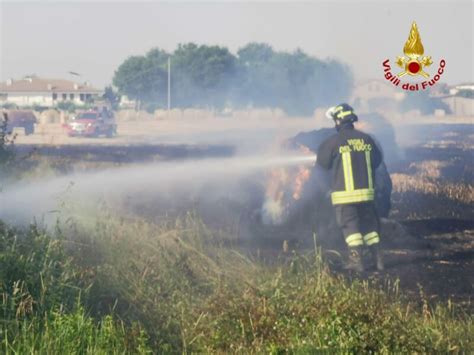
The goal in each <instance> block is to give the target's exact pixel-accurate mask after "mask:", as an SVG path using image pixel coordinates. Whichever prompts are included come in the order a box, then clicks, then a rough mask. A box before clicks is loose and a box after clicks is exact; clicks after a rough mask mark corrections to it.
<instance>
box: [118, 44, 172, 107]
mask: <svg viewBox="0 0 474 355" xmlns="http://www.w3.org/2000/svg"><path fill="white" fill-rule="evenodd" d="M168 57H169V55H168V54H167V53H166V52H164V51H162V50H160V49H158V48H154V49H152V50H150V51H149V52H148V53H147V54H146V55H145V56H131V57H129V58H127V59H126V60H125V61H124V62H123V63H122V64H121V65H120V66H119V68H118V69H117V70H116V71H115V74H114V78H113V84H114V85H115V86H116V87H117V88H118V89H119V92H120V93H122V94H125V95H127V96H128V97H129V98H130V99H132V100H137V102H138V103H139V104H140V103H142V102H155V103H159V104H161V105H164V104H165V97H166V85H167V72H166V62H167V60H168Z"/></svg>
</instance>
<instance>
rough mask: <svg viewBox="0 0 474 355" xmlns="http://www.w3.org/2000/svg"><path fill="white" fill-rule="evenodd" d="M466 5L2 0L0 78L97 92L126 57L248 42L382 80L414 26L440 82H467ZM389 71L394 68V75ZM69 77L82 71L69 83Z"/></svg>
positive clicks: (469, 29) (469, 6) (469, 14)
mask: <svg viewBox="0 0 474 355" xmlns="http://www.w3.org/2000/svg"><path fill="white" fill-rule="evenodd" d="M473 17H474V13H473V3H472V1H463V0H457V1H456V0H454V1H437V2H432V1H397V2H395V1H388V0H384V1H378V2H375V1H363V2H361V1H350V2H349V1H344V2H342V1H332V2H321V1H307V2H296V1H291V2H290V1H287V2H270V1H259V2H257V1H246V2H231V1H220V2H198V1H188V2H182V1H168V2H158V1H147V2H137V1H134V2H131V1H128V2H123V1H122V2H116V1H115V2H114V1H102V2H96V1H65V0H63V1H55V2H52V1H44V0H43V1H40V0H38V1H30V2H25V1H4V0H0V21H1V22H0V81H5V80H6V79H8V78H13V79H20V78H22V77H24V76H25V75H29V74H36V75H38V76H40V77H46V78H66V79H79V80H81V81H89V82H91V83H92V84H93V85H94V86H96V87H98V88H101V87H104V86H105V85H108V84H110V83H111V81H112V77H113V74H114V71H115V70H116V69H117V67H118V66H119V65H120V64H121V63H122V62H123V61H124V60H125V59H126V58H127V57H128V56H131V55H139V54H145V53H146V52H147V51H148V50H149V49H151V48H153V47H159V48H162V49H165V50H167V51H173V50H174V49H175V48H176V46H177V45H178V44H179V43H186V42H195V43H198V44H210V45H222V46H226V47H228V48H229V49H230V50H231V51H232V52H233V53H236V51H237V50H238V49H239V48H241V47H243V46H244V45H245V44H247V43H249V42H266V43H268V44H270V45H272V46H273V48H274V49H275V50H285V51H293V50H295V49H297V48H300V49H302V50H303V51H304V52H306V53H308V54H310V55H312V56H315V57H318V58H320V59H326V58H336V59H339V60H341V61H343V62H345V63H347V64H348V65H350V66H351V68H352V70H353V72H354V75H355V77H356V79H357V80H366V79H372V78H380V79H383V66H382V62H383V61H384V60H385V59H387V58H388V59H390V61H391V62H392V63H394V61H395V58H396V57H397V56H398V55H403V45H404V44H405V41H406V40H407V38H408V33H409V30H410V27H411V23H412V22H413V21H416V22H417V24H418V28H419V31H420V35H421V39H422V42H423V45H424V48H425V55H430V56H431V57H432V59H433V61H434V64H433V65H432V66H431V67H430V68H429V70H428V71H429V72H432V73H434V72H435V71H436V70H437V66H438V63H439V61H440V60H441V59H445V60H446V68H445V73H444V74H443V76H442V79H441V81H442V82H446V83H448V84H456V83H461V82H472V81H474V79H473V59H474V58H473V57H474V56H473V32H474V31H473ZM395 70H396V69H395ZM69 71H74V72H77V73H80V74H81V77H80V78H77V77H71V76H70V74H68V72H69Z"/></svg>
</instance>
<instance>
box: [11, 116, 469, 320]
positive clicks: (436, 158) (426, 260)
mask: <svg viewBox="0 0 474 355" xmlns="http://www.w3.org/2000/svg"><path fill="white" fill-rule="evenodd" d="M469 121H470V120H469V119H464V120H462V121H456V122H452V123H451V122H450V121H449V120H448V119H444V120H443V121H442V122H439V121H436V120H435V119H434V118H433V119H431V120H424V121H423V122H421V121H420V122H418V123H414V122H410V123H408V124H404V125H402V126H401V127H397V141H398V142H399V143H400V144H401V145H402V147H403V152H404V158H403V159H402V160H400V161H399V162H398V163H396V164H393V165H392V166H391V167H389V168H390V173H391V176H392V180H393V183H394V190H393V193H392V211H391V215H390V219H392V220H395V221H397V222H399V224H398V225H397V228H398V226H400V225H401V227H402V228H403V233H405V234H406V235H408V236H409V237H408V238H405V239H403V240H402V241H400V242H399V243H395V244H389V245H387V246H386V250H385V254H386V263H387V270H386V271H385V272H384V273H382V274H377V275H375V277H376V278H379V279H385V278H386V277H389V278H391V279H392V280H393V279H396V278H398V279H399V280H400V287H401V289H402V290H405V291H407V292H408V293H409V294H411V295H413V296H414V297H416V296H419V295H420V294H424V295H425V296H426V297H427V298H429V299H430V300H432V301H434V302H436V301H438V300H441V301H446V300H448V299H451V300H453V301H456V302H458V303H460V304H462V305H463V306H464V307H463V308H465V309H467V310H468V311H469V312H472V310H474V300H473V295H474V293H473V291H474V211H473V200H474V192H473V191H474V189H473V181H474V165H473V147H474V145H473V143H472V142H473V141H474V140H473V138H474V132H473V128H472V124H471V123H472V122H471V123H469ZM314 128H315V124H314V122H312V121H311V120H307V119H305V120H301V119H298V120H296V119H295V120H291V121H281V122H279V123H278V124H276V125H275V123H274V122H268V121H248V122H244V123H243V124H242V123H241V122H240V123H236V122H234V121H230V120H229V121H226V120H225V119H223V120H220V121H219V122H217V121H215V120H214V121H212V120H211V121H209V120H206V121H203V120H199V121H153V122H132V121H130V122H121V123H119V127H118V137H116V138H112V139H107V138H70V137H67V136H66V134H65V133H64V132H63V130H62V127H61V126H60V125H46V126H41V127H38V129H37V133H36V134H34V135H32V136H23V135H22V134H19V135H18V137H17V139H16V145H17V147H18V148H19V149H20V151H22V152H24V153H25V154H28V152H30V151H33V150H36V151H37V152H38V153H40V154H41V155H47V156H50V157H63V158H64V157H69V158H71V159H77V160H96V161H103V162H106V161H113V162H119V163H129V162H136V161H145V160H151V159H156V158H157V157H158V158H159V159H181V158H186V157H191V156H192V157H209V156H214V157H215V156H229V155H232V154H233V152H234V150H235V146H234V145H235V144H237V142H238V143H239V144H241V145H242V141H245V139H246V136H252V135H259V134H263V133H264V132H267V133H268V132H269V131H270V132H271V133H272V137H273V138H274V137H282V138H283V137H288V136H291V135H293V134H295V133H297V132H299V131H302V130H310V129H314ZM243 146H245V144H243ZM249 147H250V145H249ZM394 233H395V234H396V233H397V231H394ZM367 277H374V275H370V276H369V275H368V276H367Z"/></svg>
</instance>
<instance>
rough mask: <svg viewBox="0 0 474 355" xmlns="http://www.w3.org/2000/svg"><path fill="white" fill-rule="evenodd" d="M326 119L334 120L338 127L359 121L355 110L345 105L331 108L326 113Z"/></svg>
mask: <svg viewBox="0 0 474 355" xmlns="http://www.w3.org/2000/svg"><path fill="white" fill-rule="evenodd" d="M326 117H327V118H329V119H332V120H334V122H335V123H336V126H339V125H340V124H343V123H349V122H350V123H354V122H356V121H357V115H356V114H355V113H354V109H353V108H352V107H351V106H350V105H348V104H345V103H344V104H340V105H337V106H333V107H330V108H329V110H327V111H326Z"/></svg>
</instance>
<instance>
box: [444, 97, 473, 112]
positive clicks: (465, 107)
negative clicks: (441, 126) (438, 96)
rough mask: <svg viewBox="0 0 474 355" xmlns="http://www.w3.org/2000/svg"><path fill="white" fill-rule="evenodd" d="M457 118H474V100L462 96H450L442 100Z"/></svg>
mask: <svg viewBox="0 0 474 355" xmlns="http://www.w3.org/2000/svg"><path fill="white" fill-rule="evenodd" d="M442 100H443V102H444V103H445V104H446V105H448V106H449V109H450V111H451V113H452V114H453V115H455V116H474V99H470V98H467V97H460V96H456V95H453V96H448V97H445V98H443V99H442Z"/></svg>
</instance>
